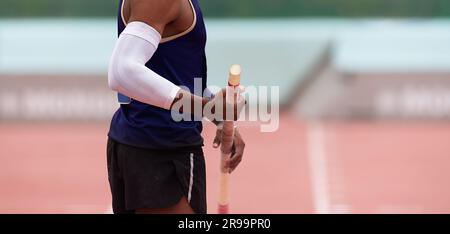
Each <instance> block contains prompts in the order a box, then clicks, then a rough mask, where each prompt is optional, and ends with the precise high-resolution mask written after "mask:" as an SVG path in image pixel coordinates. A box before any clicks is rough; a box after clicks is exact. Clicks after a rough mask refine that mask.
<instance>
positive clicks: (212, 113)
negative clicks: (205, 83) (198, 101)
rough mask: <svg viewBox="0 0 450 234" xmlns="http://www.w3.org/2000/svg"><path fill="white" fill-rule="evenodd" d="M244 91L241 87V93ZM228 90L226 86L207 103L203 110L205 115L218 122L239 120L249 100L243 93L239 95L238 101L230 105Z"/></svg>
mask: <svg viewBox="0 0 450 234" xmlns="http://www.w3.org/2000/svg"><path fill="white" fill-rule="evenodd" d="M242 91H243V89H241V93H242ZM226 92H227V89H226V88H224V89H222V90H220V91H219V92H218V93H216V95H215V96H214V98H213V99H211V100H210V101H208V102H207V103H206V105H205V107H204V109H203V111H204V116H205V117H206V118H207V119H209V120H211V121H216V122H217V121H219V122H220V121H223V120H233V121H236V120H238V118H239V115H240V114H241V112H242V110H243V109H244V107H245V105H246V104H247V101H246V100H245V97H244V96H243V95H239V97H238V98H237V102H236V103H233V104H231V105H229V104H227V103H226ZM228 112H230V113H228Z"/></svg>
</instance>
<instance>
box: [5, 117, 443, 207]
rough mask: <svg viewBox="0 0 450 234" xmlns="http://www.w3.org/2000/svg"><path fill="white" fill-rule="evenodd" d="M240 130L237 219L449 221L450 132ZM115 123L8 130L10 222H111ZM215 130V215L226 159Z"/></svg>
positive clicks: (401, 126)
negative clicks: (109, 169)
mask: <svg viewBox="0 0 450 234" xmlns="http://www.w3.org/2000/svg"><path fill="white" fill-rule="evenodd" d="M280 122H281V125H280V130H279V131H278V132H276V133H260V132H259V127H258V126H257V125H256V124H246V123H240V130H241V132H242V135H243V136H244V137H245V138H246V142H247V149H246V156H245V159H244V161H243V164H242V165H241V167H240V168H239V169H238V170H237V171H236V172H235V173H234V174H233V176H232V180H233V181H232V188H231V191H232V194H231V198H232V202H231V209H232V212H234V213H449V212H450V186H448V183H449V182H448V180H449V179H450V144H449V142H450V141H449V139H450V123H445V122H441V123H439V122H437V123H433V122H430V123H428V122H326V123H320V122H315V123H310V122H306V121H301V120H298V119H296V118H295V117H293V116H291V115H290V114H283V115H282V117H281V121H280ZM107 128H108V126H107V124H83V123H64V124H63V123H60V124H29V123H26V124H24V123H2V124H0V213H109V212H111V209H110V200H111V197H110V193H109V188H108V183H107V174H106V164H105V162H106V156H105V144H106V133H107ZM214 132H215V129H214V127H213V126H211V125H210V124H205V134H204V135H205V140H206V142H205V144H206V146H205V154H206V159H207V176H208V206H209V212H211V213H214V212H215V211H216V200H215V199H216V194H217V180H218V165H219V162H218V158H219V157H218V152H217V151H216V150H214V149H212V147H211V145H212V138H213V137H214Z"/></svg>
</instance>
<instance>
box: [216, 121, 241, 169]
mask: <svg viewBox="0 0 450 234" xmlns="http://www.w3.org/2000/svg"><path fill="white" fill-rule="evenodd" d="M221 143H222V129H220V128H218V129H217V131H216V137H215V138H214V142H213V147H214V148H219V146H220V144H221ZM244 149H245V142H244V140H243V139H242V136H241V134H240V133H239V131H238V129H237V128H236V129H235V130H234V138H233V147H232V150H231V158H230V159H229V160H228V161H227V162H225V168H226V169H228V170H229V172H230V173H232V172H233V171H234V170H235V169H236V168H237V166H238V165H239V164H240V163H241V162H242V158H243V157H244Z"/></svg>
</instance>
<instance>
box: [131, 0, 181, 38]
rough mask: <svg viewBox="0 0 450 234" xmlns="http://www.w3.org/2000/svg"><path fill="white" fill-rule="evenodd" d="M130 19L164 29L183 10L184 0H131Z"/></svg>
mask: <svg viewBox="0 0 450 234" xmlns="http://www.w3.org/2000/svg"><path fill="white" fill-rule="evenodd" d="M129 1H130V2H129V4H130V21H141V22H144V23H147V24H149V25H151V26H153V27H155V28H156V29H157V30H158V31H159V30H163V29H164V27H165V25H167V24H169V23H171V22H173V21H175V20H176V19H177V18H178V17H179V15H180V12H181V6H182V4H181V3H182V2H181V1H182V0H129Z"/></svg>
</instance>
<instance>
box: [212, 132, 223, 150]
mask: <svg viewBox="0 0 450 234" xmlns="http://www.w3.org/2000/svg"><path fill="white" fill-rule="evenodd" d="M220 143H222V129H219V128H218V129H217V130H216V137H214V141H213V147H214V148H218V147H219V146H220Z"/></svg>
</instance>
